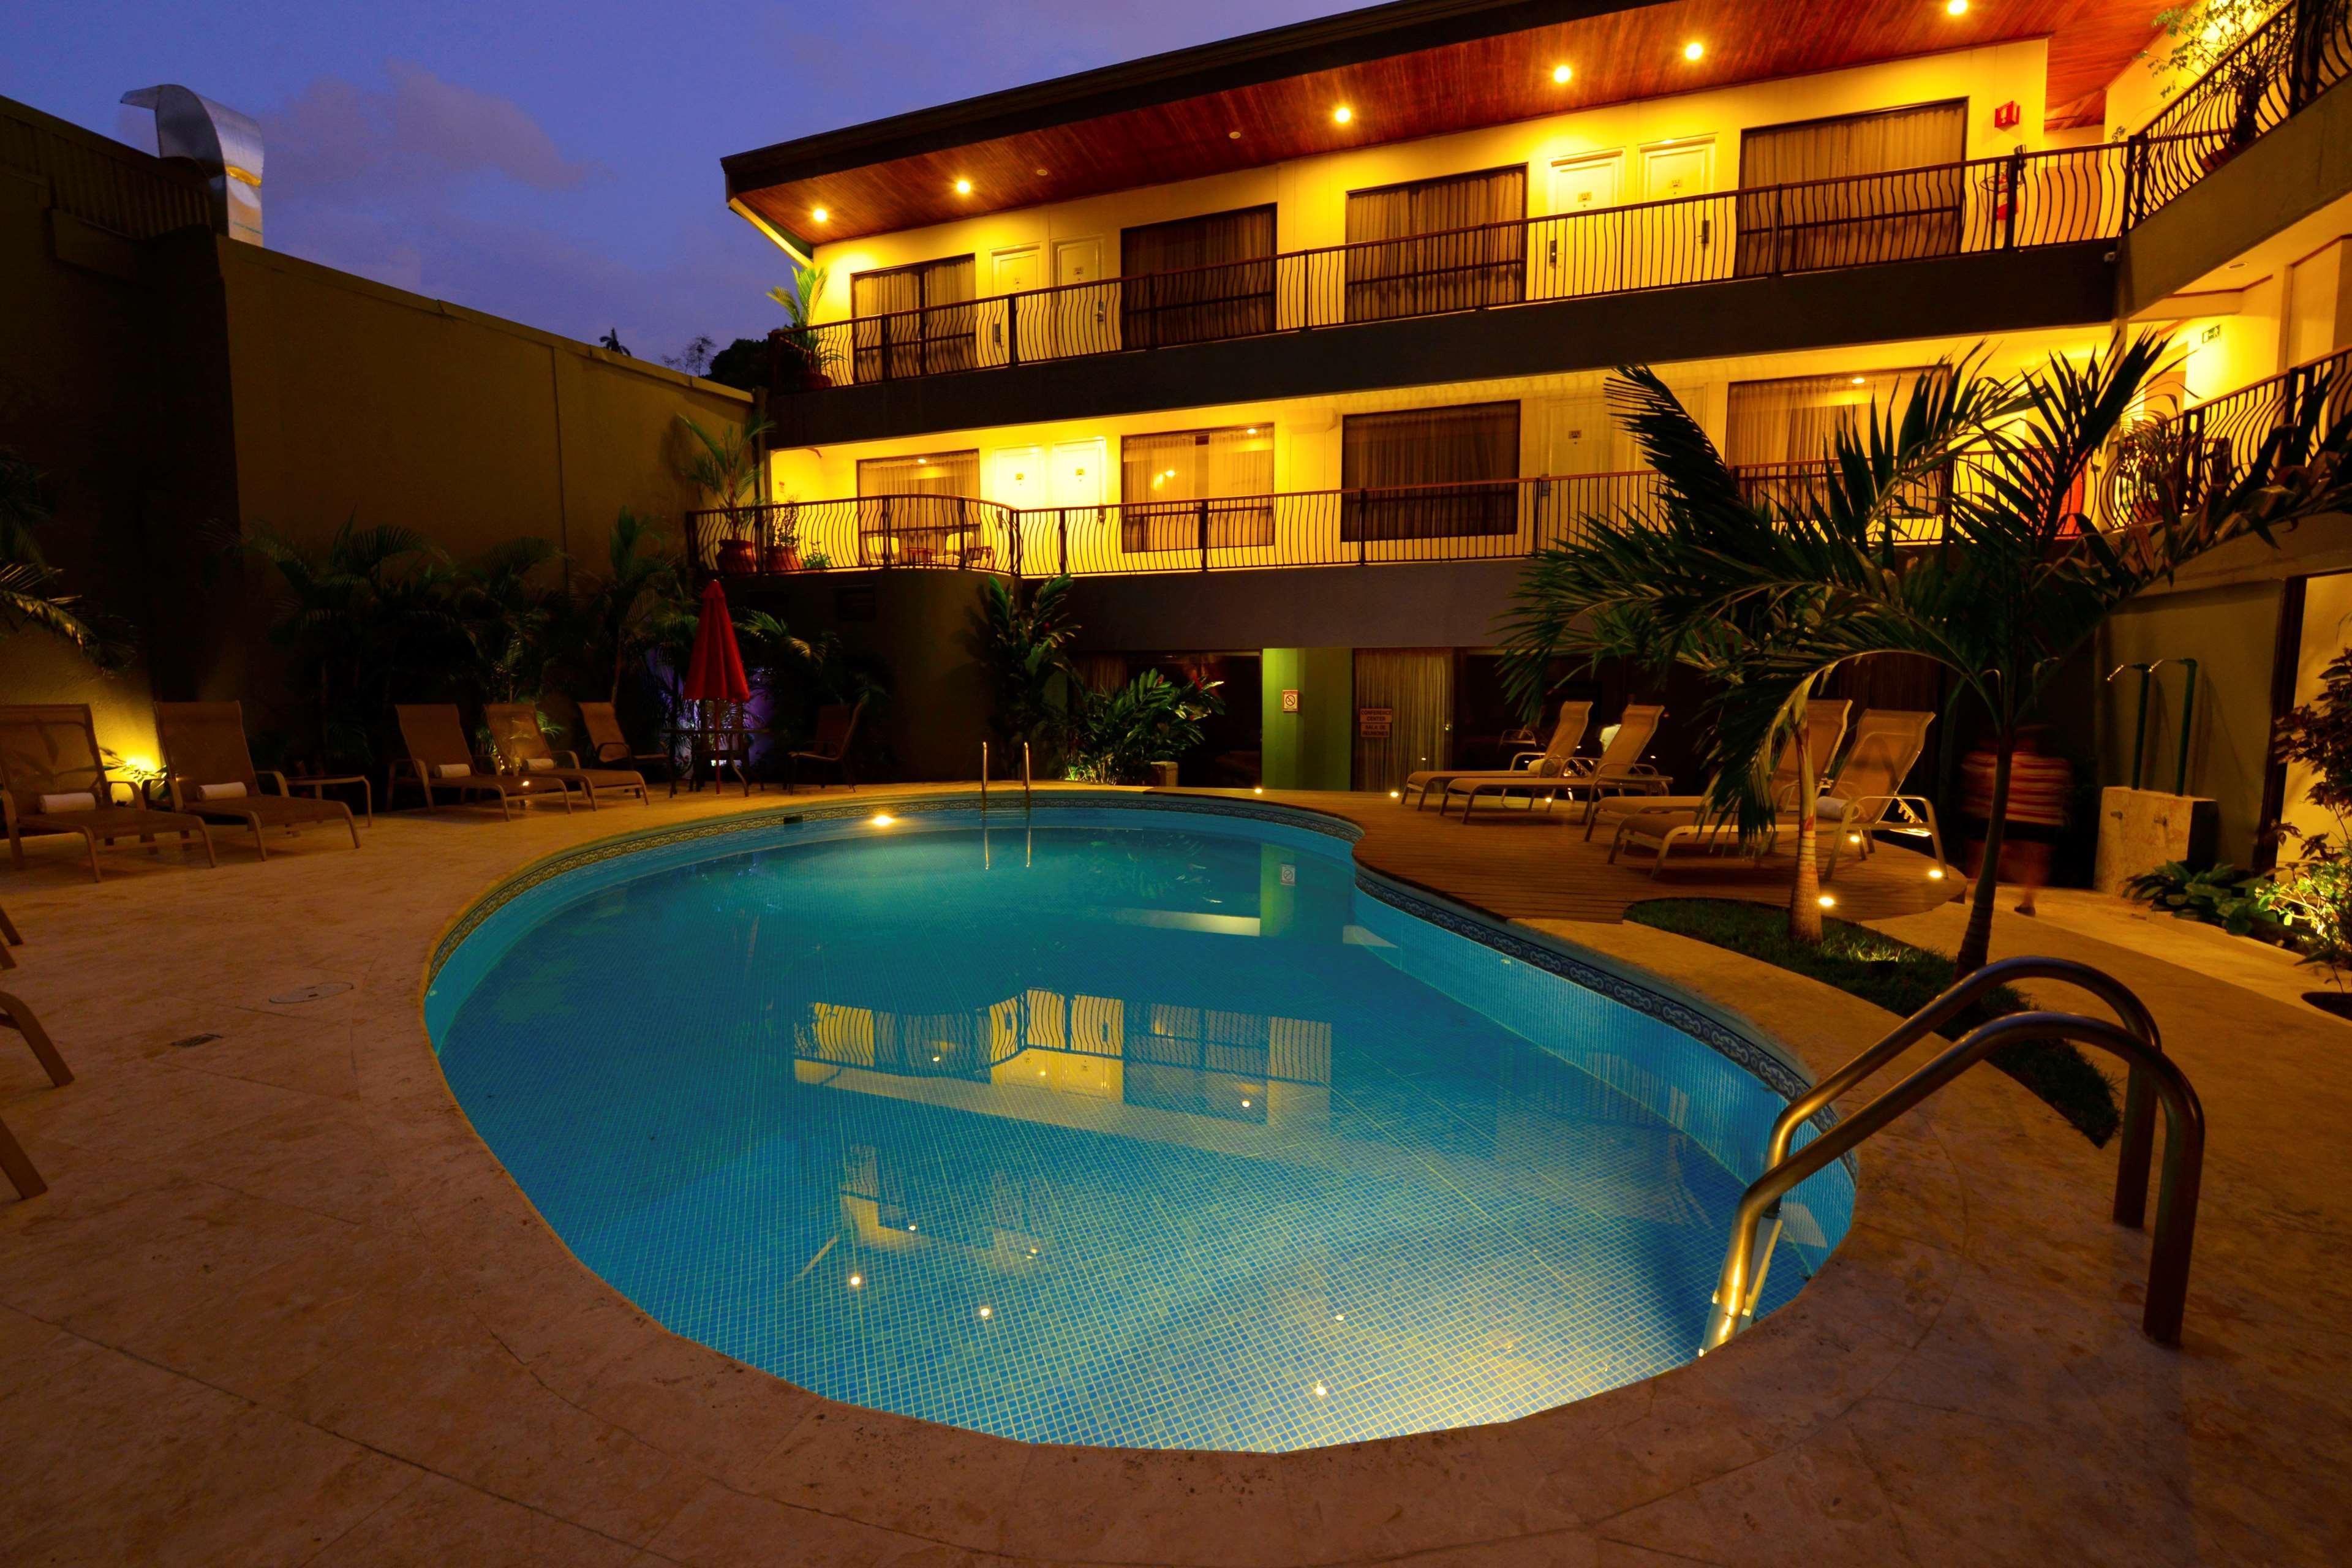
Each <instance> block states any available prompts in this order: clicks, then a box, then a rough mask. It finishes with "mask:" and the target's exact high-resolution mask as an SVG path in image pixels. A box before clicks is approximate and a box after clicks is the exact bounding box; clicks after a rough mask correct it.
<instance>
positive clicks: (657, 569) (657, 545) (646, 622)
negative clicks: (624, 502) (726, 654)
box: [586, 507, 685, 702]
mask: <svg viewBox="0 0 2352 1568" xmlns="http://www.w3.org/2000/svg"><path fill="white" fill-rule="evenodd" d="M665 543H666V540H665V538H664V536H663V534H662V532H661V531H660V530H658V529H656V527H654V525H653V524H652V523H651V522H649V521H646V519H644V518H641V517H639V516H638V515H637V514H636V513H635V512H633V511H631V510H629V509H628V508H626V507H623V508H622V509H621V515H620V516H619V517H617V518H614V520H613V532H612V536H611V538H610V539H609V540H608V542H606V545H605V566H606V570H605V574H604V580H603V581H602V582H600V583H599V584H597V585H596V589H595V592H594V593H593V594H592V595H590V596H589V599H588V603H587V606H586V607H587V610H588V614H589V616H590V617H591V619H592V621H593V635H594V637H595V638H596V646H597V647H598V648H599V649H600V650H602V651H603V652H604V654H606V655H608V656H609V657H610V660H611V668H610V676H611V679H610V682H609V687H608V689H607V691H606V694H605V700H606V701H608V702H618V701H619V700H621V682H622V679H623V678H624V677H625V676H626V674H627V673H628V668H629V661H630V660H631V659H633V658H642V657H643V656H644V654H645V651H646V648H647V647H651V646H652V645H653V644H654V643H655V642H656V640H658V637H657V632H656V626H655V625H654V623H655V622H656V621H657V620H659V619H660V618H661V616H662V615H663V613H664V611H665V609H666V608H667V607H669V606H673V605H681V604H682V603H683V601H684V599H685V590H684V585H683V584H681V583H680V582H679V580H678V573H677V562H676V561H674V560H672V559H670V558H669V557H668V556H667V555H665V554H664V553H663V550H662V547H663V545H664V544H665Z"/></svg>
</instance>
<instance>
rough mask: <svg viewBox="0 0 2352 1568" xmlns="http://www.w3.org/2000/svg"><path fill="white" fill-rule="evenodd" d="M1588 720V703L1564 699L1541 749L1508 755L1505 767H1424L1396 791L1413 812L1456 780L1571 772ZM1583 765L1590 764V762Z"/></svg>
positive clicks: (1590, 709)
mask: <svg viewBox="0 0 2352 1568" xmlns="http://www.w3.org/2000/svg"><path fill="white" fill-rule="evenodd" d="M1591 722H1592V704H1591V703H1590V702H1563V703H1561V704H1560V705H1559V718H1558V719H1557V720H1555V721H1553V723H1552V727H1551V740H1550V742H1549V743H1547V744H1546V745H1545V747H1544V748H1543V750H1541V751H1539V752H1518V753H1517V754H1516V755H1515V756H1513V757H1512V758H1511V764H1510V766H1509V767H1507V768H1457V769H1453V770H1450V771H1449V770H1446V769H1442V768H1424V769H1423V770H1421V771H1420V772H1418V773H1407V774H1406V775H1405V780H1404V788H1403V789H1402V790H1401V791H1399V792H1398V793H1399V795H1400V796H1401V797H1402V799H1403V800H1404V801H1405V802H1406V803H1407V804H1408V805H1411V806H1412V808H1413V809H1414V810H1415V811H1419V810H1420V809H1421V808H1422V807H1423V806H1424V805H1427V804H1428V803H1429V792H1430V791H1431V790H1433V789H1434V790H1439V791H1443V790H1444V789H1445V788H1446V787H1447V786H1449V785H1451V784H1453V783H1454V780H1456V779H1465V778H1494V777H1497V776H1500V777H1504V778H1511V777H1513V776H1515V775H1516V776H1517V778H1518V779H1520V780H1522V781H1524V779H1525V778H1526V776H1527V775H1528V773H1538V774H1540V775H1542V776H1543V777H1546V778H1549V777H1552V776H1554V775H1556V774H1560V773H1570V772H1571V771H1573V770H1574V769H1575V768H1576V767H1577V765H1578V763H1579V760H1580V759H1579V758H1578V757H1577V754H1576V748H1577V747H1579V746H1580V745H1582V744H1583V743H1584V731H1585V730H1586V729H1587V728H1588V727H1590V725H1591ZM1586 765H1588V766H1589V765H1590V763H1589V762H1587V763H1586Z"/></svg>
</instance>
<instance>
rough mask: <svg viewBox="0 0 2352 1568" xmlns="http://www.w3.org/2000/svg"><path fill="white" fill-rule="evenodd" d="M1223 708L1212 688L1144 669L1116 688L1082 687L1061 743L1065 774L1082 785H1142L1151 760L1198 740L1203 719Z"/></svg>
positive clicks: (1188, 748) (1165, 758) (1169, 755)
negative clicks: (1063, 740) (1100, 689)
mask: <svg viewBox="0 0 2352 1568" xmlns="http://www.w3.org/2000/svg"><path fill="white" fill-rule="evenodd" d="M1218 712H1223V704H1222V703H1221V702H1219V701H1218V700H1217V694H1216V692H1215V691H1214V690H1213V689H1212V688H1211V687H1208V686H1196V685H1194V684H1193V683H1192V682H1191V681H1184V682H1182V683H1181V684H1180V683H1178V682H1176V681H1172V680H1171V679H1168V678H1167V677H1166V676H1164V675H1162V674H1160V672H1159V671H1158V670H1156V669H1147V670H1145V671H1144V672H1143V673H1142V674H1141V675H1139V676H1137V677H1136V678H1135V679H1133V680H1130V681H1129V682H1128V683H1127V684H1126V685H1125V686H1123V687H1120V688H1119V689H1118V690H1117V691H1097V690H1094V689H1091V688H1088V687H1085V686H1080V687H1078V688H1077V689H1076V696H1075V697H1074V699H1073V700H1072V702H1071V705H1070V713H1069V719H1068V723H1067V733H1066V741H1065V745H1066V752H1067V755H1068V758H1069V776H1070V777H1071V778H1073V779H1076V780H1077V781H1079V782H1080V783H1083V784H1142V783H1145V782H1147V781H1148V780H1149V778H1150V768H1151V764H1152V763H1156V762H1165V761H1168V760H1170V759H1171V758H1174V757H1177V756H1180V755H1181V754H1182V753H1183V752H1189V751H1191V750H1192V748H1194V747H1195V746H1198V745H1199V744H1200V743H1201V738H1202V731H1201V721H1202V720H1203V719H1205V718H1207V717H1208V716H1209V715H1210V714H1212V713H1218Z"/></svg>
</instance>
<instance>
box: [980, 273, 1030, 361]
mask: <svg viewBox="0 0 2352 1568" xmlns="http://www.w3.org/2000/svg"><path fill="white" fill-rule="evenodd" d="M1039 268H1040V261H1039V258H1038V255H1037V247H1035V246H1034V245H1022V246H1015V247H1013V248H1012V249H1010V250H1000V251H998V252H997V253H996V254H995V255H994V256H992V257H991V258H989V279H988V291H989V292H990V293H991V294H995V295H1004V294H1025V293H1027V292H1029V291H1031V290H1032V289H1038V288H1040V287H1042V286H1043V285H1044V281H1045V279H1044V278H1043V277H1042V275H1041V274H1040V271H1039ZM1019 309H1020V303H1019V302H1018V301H1015V300H1005V301H1004V302H1003V304H1001V305H983V306H982V307H981V310H980V321H981V325H980V360H981V363H982V364H1006V363H1011V361H1012V359H1013V354H1014V352H1015V349H1016V347H1017V349H1018V352H1019V355H1020V357H1021V358H1023V359H1033V358H1036V357H1039V356H1038V355H1037V353H1036V352H1035V346H1034V345H1032V344H1031V343H1030V342H1029V341H1028V339H1029V334H1030V331H1031V330H1032V329H1033V328H1034V327H1037V326H1039V325H1040V324H1041V321H1040V319H1039V318H1038V317H1037V316H1036V315H1035V314H1034V312H1035V310H1036V302H1035V301H1034V300H1031V301H1029V310H1026V311H1023V312H1022V315H1021V319H1020V320H1019V321H1015V320H1013V312H1014V311H1015V310H1019Z"/></svg>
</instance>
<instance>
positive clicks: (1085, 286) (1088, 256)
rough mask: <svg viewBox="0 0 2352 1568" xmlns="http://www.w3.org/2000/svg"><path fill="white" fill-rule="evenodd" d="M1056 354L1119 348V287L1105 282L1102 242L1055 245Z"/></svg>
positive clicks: (1060, 242)
mask: <svg viewBox="0 0 2352 1568" xmlns="http://www.w3.org/2000/svg"><path fill="white" fill-rule="evenodd" d="M1054 284H1055V289H1057V290H1058V291H1057V292H1056V293H1055V296H1054V300H1055V304H1054V327H1053V331H1054V345H1055V346H1054V352H1055V353H1057V354H1061V355H1065V356H1067V355H1072V354H1098V353H1109V352H1110V351H1111V350H1113V349H1115V348H1117V347H1118V285H1117V284H1115V283H1107V282H1105V281H1104V279H1103V254H1102V241H1101V239H1100V238H1098V237H1093V236H1089V237H1087V238H1085V239H1061V240H1055V242H1054Z"/></svg>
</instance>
